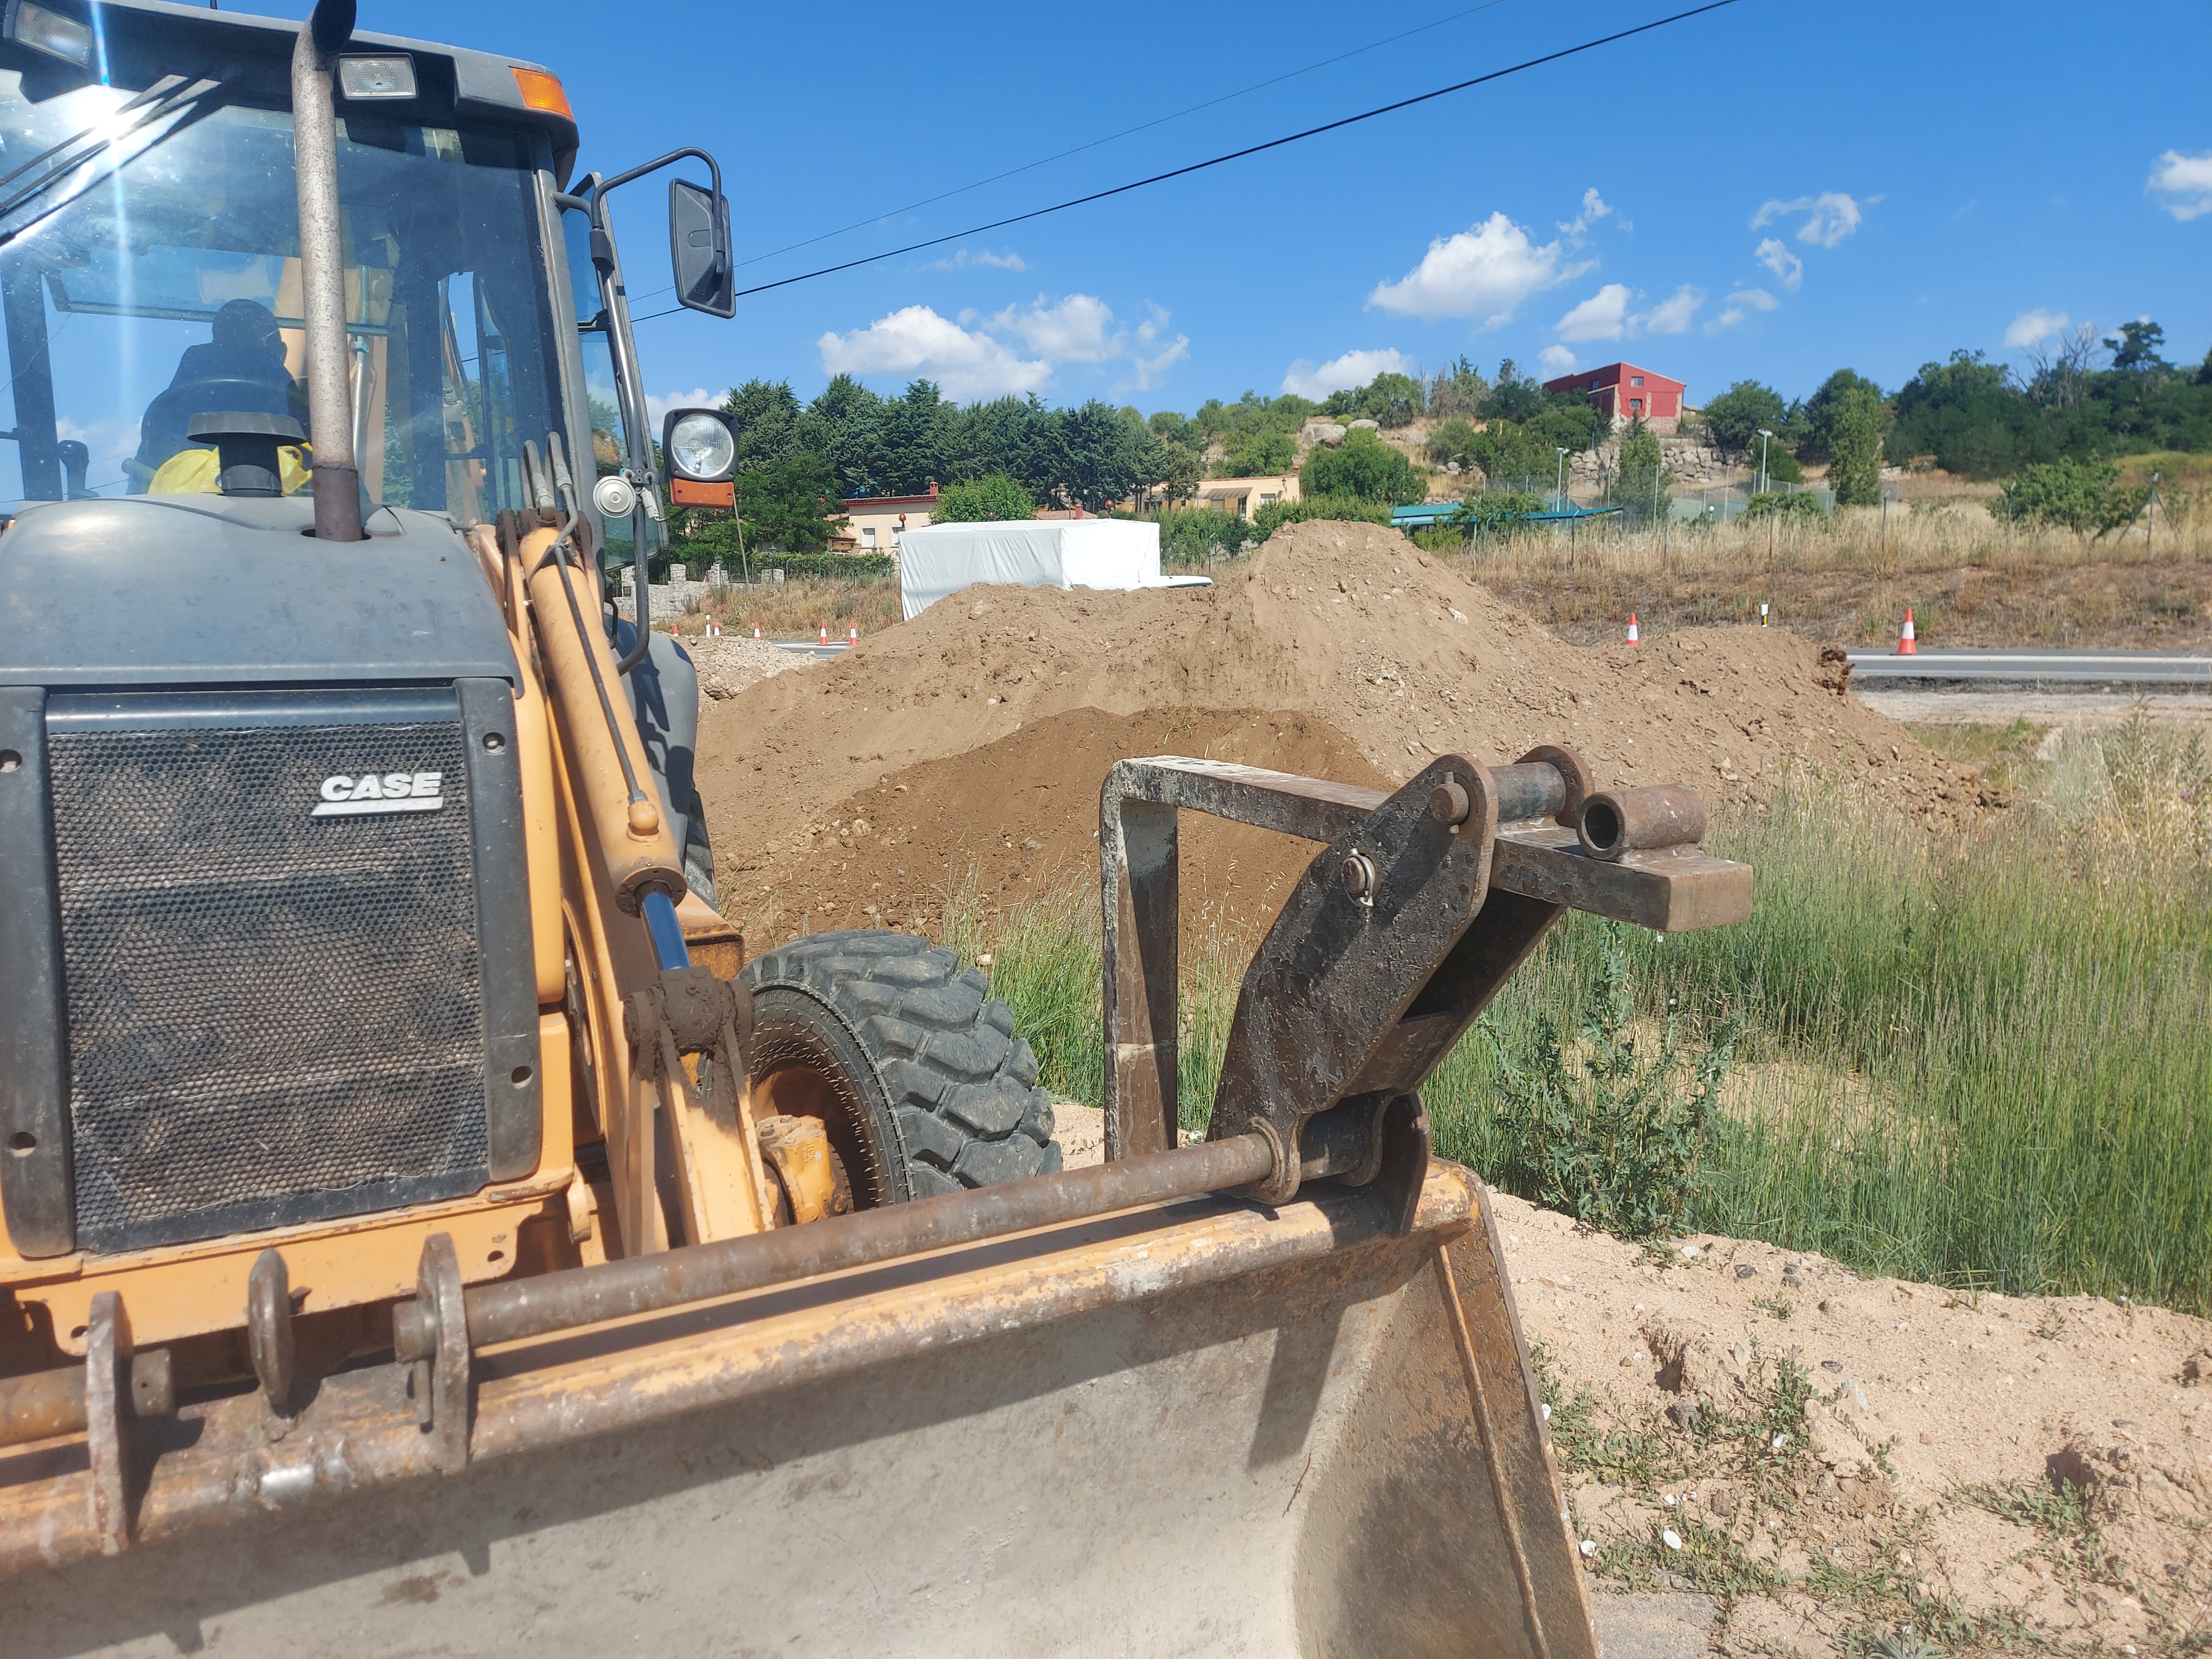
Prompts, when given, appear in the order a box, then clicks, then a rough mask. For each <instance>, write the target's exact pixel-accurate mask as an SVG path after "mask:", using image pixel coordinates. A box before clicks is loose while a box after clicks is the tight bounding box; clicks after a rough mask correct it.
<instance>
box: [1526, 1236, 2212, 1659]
mask: <svg viewBox="0 0 2212 1659" xmlns="http://www.w3.org/2000/svg"><path fill="white" fill-rule="evenodd" d="M1493 1201H1494V1203H1495V1205H1496V1206H1497V1216H1498V1231H1499V1235H1500V1237H1501V1239H1502V1241H1503V1243H1504V1247H1505V1253H1506V1258H1507V1261H1508V1264H1509V1266H1510V1270H1511V1273H1512V1277H1513V1285H1514V1295H1515V1297H1516V1301H1517V1303H1518V1305H1519V1309H1520V1314H1521V1322H1522V1330H1523V1332H1524V1333H1525V1334H1526V1335H1527V1337H1528V1340H1529V1341H1530V1342H1531V1343H1532V1344H1534V1345H1541V1349H1542V1352H1543V1355H1544V1358H1543V1359H1542V1361H1541V1368H1542V1369H1544V1370H1548V1372H1549V1373H1550V1375H1551V1376H1552V1378H1553V1402H1554V1403H1553V1413H1552V1428H1553V1440H1554V1449H1555V1451H1556V1452H1557V1454H1558V1455H1559V1461H1560V1464H1561V1468H1562V1472H1563V1474H1564V1476H1565V1481H1566V1485H1567V1489H1568V1497H1569V1501H1570V1503H1571V1505H1572V1513H1573V1515H1574V1516H1575V1520H1576V1524H1577V1529H1578V1534H1579V1535H1580V1536H1581V1537H1583V1538H1587V1539H1589V1540H1590V1541H1591V1542H1592V1543H1593V1544H1594V1545H1595V1547H1596V1548H1595V1553H1593V1557H1592V1568H1593V1573H1594V1577H1595V1579H1596V1580H1597V1581H1598V1582H1601V1583H1612V1584H1613V1585H1615V1586H1625V1585H1629V1584H1634V1585H1637V1586H1638V1587H1640V1588H1646V1589H1648V1588H1651V1587H1653V1586H1654V1585H1655V1584H1657V1583H1664V1582H1665V1580H1666V1579H1667V1577H1670V1576H1671V1577H1673V1578H1674V1579H1676V1580H1678V1581H1679V1584H1680V1587H1681V1588H1686V1589H1707V1590H1714V1591H1726V1592H1729V1593H1732V1594H1734V1595H1736V1596H1737V1598H1738V1599H1736V1600H1735V1603H1734V1605H1733V1607H1732V1608H1731V1609H1730V1611H1729V1616H1728V1619H1727V1620H1726V1624H1725V1626H1724V1627H1723V1630H1722V1632H1720V1635H1719V1638H1718V1640H1717V1646H1718V1647H1719V1648H1720V1650H1722V1651H1723V1653H1742V1654H1746V1655H1749V1654H1776V1653H1790V1652H1792V1651H1794V1652H1796V1653H1798V1654H1802V1655H1804V1656H1807V1659H1827V1656H1834V1655H1840V1654H1842V1653H1844V1652H1846V1651H1850V1650H1855V1648H1854V1644H1859V1645H1860V1646H1863V1642H1864V1638H1865V1634H1866V1632H1868V1631H1869V1630H1875V1631H1882V1632H1887V1631H1888V1630H1893V1629H1894V1628H1895V1627H1896V1626H1899V1625H1905V1624H1911V1625H1914V1626H1916V1627H1917V1629H1918V1630H1920V1631H1921V1632H1923V1633H1929V1632H1930V1627H1931V1626H1932V1625H1934V1624H1936V1623H1937V1622H1938V1620H1939V1616H1940V1617H1941V1618H1942V1621H1943V1622H1947V1623H1948V1624H1949V1625H1950V1626H1951V1628H1950V1630H1949V1631H1948V1632H1947V1633H1946V1635H1945V1637H1944V1639H1945V1640H1946V1641H1947V1643H1955V1645H1954V1646H1953V1647H1952V1650H1953V1651H1964V1650H1975V1651H1979V1650H1982V1649H1983V1648H1984V1647H1987V1648H1990V1649H1996V1648H2000V1647H2007V1648H2008V1647H2013V1646H2021V1647H2026V1646H2044V1645H2046V1644H2056V1645H2057V1646H2058V1647H2060V1648H2061V1649H2063V1650H2075V1649H2077V1648H2080V1649H2090V1648H2093V1646H2094V1645H2095V1644H2097V1643H2099V1642H2100V1641H2101V1642H2102V1643H2103V1644H2106V1646H2105V1648H2104V1650H2105V1651H2108V1652H2125V1651H2128V1650H2130V1648H2132V1650H2134V1651H2136V1652H2140V1653H2154V1652H2172V1651H2176V1650H2191V1649H2192V1647H2193V1644H2194V1642H2195V1641H2197V1640H2201V1639H2202V1633H2203V1632H2205V1631H2207V1630H2208V1629H2212V1613H2208V1607H2207V1603H2208V1602H2212V1541H2208V1539H2212V1452H2208V1451H2207V1449H2206V1447H2205V1438H2206V1434H2207V1431H2208V1430H2212V1388H2208V1387H2206V1386H2205V1385H2204V1383H2203V1381H2202V1380H2201V1378H2202V1371H2203V1361H2202V1360H2195V1361H2192V1356H2195V1355H2197V1354H2200V1353H2202V1352H2203V1351H2204V1350H2205V1349H2206V1347H2207V1346H2208V1338H2212V1322H2207V1321H2204V1320H2202V1319H2196V1318H2191V1317H2190V1316H2187V1315H2182V1314H2175V1313H2172V1312H2170V1311H2167V1310H2162V1309H2154V1308H2140V1307H2131V1306H2129V1305H2126V1304H2118V1303H2113V1302H2108V1301H2105V1300H2103V1299H2101V1298H2099V1297H2007V1296H1999V1295H1994V1294H1989V1293H1982V1294H1974V1293H1972V1292H1967V1291H1948V1290H1945V1289H1943V1288H1942V1287H1941V1286H1937V1285H1920V1284H1912V1283H1908V1282H1906V1281H1905V1280H1901V1279H1860V1278H1858V1277H1857V1276H1856V1275H1855V1274H1852V1273H1849V1272H1847V1271H1845V1270H1844V1268H1842V1267H1838V1266H1837V1265H1836V1264H1835V1263H1833V1262H1831V1261H1826V1260H1824V1259H1822V1258H1820V1257H1819V1256H1814V1255H1805V1254H1803V1253H1802V1252H1796V1251H1788V1250H1781V1249H1776V1248H1774V1247H1773V1246H1771V1245H1768V1244H1761V1243H1744V1242H1741V1241H1739V1240H1735V1239H1727V1238H1715V1237H1695V1238H1692V1239H1689V1240H1686V1241H1681V1242H1680V1243H1674V1244H1669V1245H1667V1246H1664V1247H1652V1248H1650V1249H1644V1248H1639V1247H1638V1246H1636V1245H1632V1244H1625V1243H1620V1241H1619V1240H1617V1239H1613V1238H1609V1237H1606V1236H1605V1235H1604V1234H1602V1233H1598V1232H1595V1231H1590V1230H1589V1229H1587V1228H1584V1227H1582V1226H1580V1225H1577V1223H1575V1222H1574V1221H1572V1220H1571V1219H1570V1218H1567V1217H1565V1216H1563V1215H1559V1214H1557V1213H1554V1212H1551V1211H1547V1210H1540V1209H1538V1208H1536V1207H1535V1206H1532V1205H1528V1204H1524V1203H1522V1202H1521V1201H1520V1200H1517V1199H1513V1198H1508V1197H1504V1196H1502V1195H1493ZM1784 1362H1786V1363H1787V1365H1788V1366H1789V1368H1790V1373H1791V1374H1793V1375H1795V1376H1798V1377H1802V1378H1803V1379H1804V1380H1805V1383H1808V1384H1809V1387H1810V1397H1809V1398H1806V1399H1804V1400H1803V1404H1802V1425H1799V1424H1798V1420H1797V1419H1796V1416H1794V1415H1791V1414H1790V1411H1789V1409H1788V1408H1787V1407H1786V1405H1785V1403H1784V1402H1786V1401H1788V1400H1789V1399H1791V1398H1797V1397H1800V1395H1799V1394H1798V1392H1797V1389H1793V1387H1792V1386H1791V1385H1790V1383H1789V1382H1788V1380H1787V1378H1786V1377H1785V1376H1784ZM2192 1363H2193V1364H2195V1367H2196V1370H2195V1371H2194V1372H2192ZM1798 1387H1799V1388H1802V1385H1798ZM1778 1412H1779V1413H1781V1415H1776V1413H1778ZM1785 1419H1786V1420H1787V1421H1788V1422H1790V1424H1791V1425H1793V1426H1796V1427H1798V1428H1799V1429H1800V1431H1799V1432H1797V1433H1795V1434H1791V1433H1790V1432H1789V1431H1788V1430H1787V1429H1784V1428H1779V1427H1777V1426H1776V1425H1778V1424H1779V1423H1782V1422H1784V1420H1785ZM1739 1424H1742V1425H1753V1424H1756V1425H1758V1426H1757V1428H1756V1431H1755V1432H1753V1433H1751V1434H1749V1435H1748V1436H1746V1435H1743V1434H1740V1433H1738V1432H1737V1429H1736V1425H1739ZM1775 1433H1783V1434H1785V1435H1786V1436H1787V1438H1785V1440H1784V1443H1782V1444H1781V1445H1779V1446H1777V1445H1776V1444H1775V1443H1774V1442H1773V1435H1774V1434H1775ZM1670 1531H1671V1532H1672V1534H1673V1535H1674V1537H1675V1538H1677V1539H1679V1540H1680V1541H1681V1547H1680V1548H1676V1547H1673V1546H1670V1545H1668V1543H1667V1541H1666V1537H1667V1534H1668V1533H1669V1532H1670ZM1947 1604H1948V1608H1949V1611H1948V1613H1944V1609H1945V1607H1946V1605H1947ZM1970 1630H1971V1632H1972V1633H1971V1635H1970V1634H1969V1633H1968V1632H1969V1631H1970Z"/></svg>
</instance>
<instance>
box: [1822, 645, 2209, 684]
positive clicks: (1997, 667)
mask: <svg viewBox="0 0 2212 1659" xmlns="http://www.w3.org/2000/svg"><path fill="white" fill-rule="evenodd" d="M1850 659H1851V681H1852V684H1853V685H1854V686H1855V687H1863V688H1865V689H1867V690H1889V689H1895V690H1938V689H1941V688H1946V687H1956V688H1960V689H1965V688H1967V687H1972V688H1973V689H1975V690H1999V689H2014V690H2036V691H2062V692H2063V691H2073V692H2099V691H2166V692H2191V691H2198V692H2204V691H2212V656H2205V655H2193V654H2190V653H2179V652H2154V651H1992V650H1979V651H1963V650H1961V651H1944V650H1936V651H1930V650H1923V651H1921V652H1919V653H1917V654H1916V655H1914V656H1910V657H1900V656H1898V655H1897V654H1896V653H1893V652H1888V651H1854V652H1852V653H1850Z"/></svg>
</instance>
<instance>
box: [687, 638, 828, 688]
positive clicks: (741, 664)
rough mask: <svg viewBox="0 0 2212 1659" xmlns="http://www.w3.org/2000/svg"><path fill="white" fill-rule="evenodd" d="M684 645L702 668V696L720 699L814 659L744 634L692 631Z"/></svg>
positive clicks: (692, 660)
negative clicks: (712, 633) (696, 632)
mask: <svg viewBox="0 0 2212 1659" xmlns="http://www.w3.org/2000/svg"><path fill="white" fill-rule="evenodd" d="M683 644H684V653H685V654H687V655H688V656H689V657H690V659H691V663H692V665H693V666H694V667H696V669H697V670H698V671H699V693H700V696H702V697H705V698H707V699H708V700H709V701H712V702H720V701H721V700H722V699H723V698H725V697H734V696H737V695H738V692H740V691H742V690H744V689H745V688H746V687H747V686H750V685H757V684H760V683H761V682H762V681H763V680H764V679H766V678H769V676H770V675H771V674H781V673H782V672H783V671H785V670H787V669H791V668H804V667H805V666H806V665H807V664H808V663H810V662H811V661H812V660H813V659H812V658H811V657H810V656H808V655H807V654H806V653H805V652H801V651H786V650H784V649H783V648H782V647H780V646H775V645H771V644H769V642H768V641H766V640H757V639H753V638H752V637H750V635H742V634H717V635H708V634H691V635H686V636H685V637H684V641H683Z"/></svg>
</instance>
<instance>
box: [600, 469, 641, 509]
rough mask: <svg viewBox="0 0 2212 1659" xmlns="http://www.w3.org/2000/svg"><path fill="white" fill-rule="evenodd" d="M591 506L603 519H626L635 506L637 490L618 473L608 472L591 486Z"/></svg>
mask: <svg viewBox="0 0 2212 1659" xmlns="http://www.w3.org/2000/svg"><path fill="white" fill-rule="evenodd" d="M636 505H637V490H636V489H635V488H634V487H633V486H632V485H631V483H630V481H629V479H628V478H625V477H623V476H622V474H620V473H619V472H610V473H608V474H607V476H606V477H604V478H602V479H600V480H599V482H598V483H595V484H593V485H592V506H594V507H598V508H599V516H600V517H601V518H603V519H627V518H628V517H629V515H630V510H631V509H632V508H633V507H635V506H636Z"/></svg>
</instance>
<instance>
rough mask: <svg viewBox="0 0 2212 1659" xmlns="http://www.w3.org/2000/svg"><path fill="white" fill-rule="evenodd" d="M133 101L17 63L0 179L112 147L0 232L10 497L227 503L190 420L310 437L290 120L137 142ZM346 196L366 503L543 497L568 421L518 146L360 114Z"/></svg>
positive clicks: (157, 133)
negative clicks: (81, 151)
mask: <svg viewBox="0 0 2212 1659" xmlns="http://www.w3.org/2000/svg"><path fill="white" fill-rule="evenodd" d="M130 98H131V94H129V93H126V92H125V91H122V90H120V89H118V88H109V87H104V86H81V87H77V88H74V89H71V90H69V91H65V92H61V93H58V94H53V95H50V96H44V97H34V96H32V95H30V94H29V93H28V92H27V88H26V86H25V77H24V76H23V74H22V73H21V71H19V70H12V69H5V68H0V173H6V172H9V171H11V170H13V169H15V168H17V167H21V166H23V165H25V164H27V163H28V162H29V161H31V160H32V158H34V157H37V156H39V155H41V154H42V153H44V152H46V150H48V149H50V148H52V147H53V146H55V145H58V144H62V143H64V140H72V139H75V140H78V141H80V143H82V141H83V140H84V139H85V137H86V135H88V134H89V135H91V136H92V137H91V141H90V142H91V143H94V144H98V143H100V135H101V134H102V131H103V123H105V124H106V127H107V129H109V130H112V131H115V132H117V133H118V134H119V135H120V136H118V137H116V138H115V139H114V141H113V142H112V143H107V144H106V146H105V147H104V148H101V149H98V150H97V152H96V153H95V154H93V155H90V156H88V158H87V159H86V160H84V161H82V162H80V163H77V164H76V166H75V168H74V171H73V172H72V173H71V175H70V177H68V178H66V179H62V180H60V181H59V182H58V184H56V185H54V186H53V187H51V188H49V189H46V190H45V191H40V192H37V193H35V194H33V195H31V196H30V197H28V198H27V199H22V200H19V201H16V204H15V206H14V207H13V208H12V209H9V210H6V211H5V213H4V216H0V313H4V323H5V330H4V332H5V342H4V345H5V372H4V374H0V380H4V381H5V383H6V384H5V392H4V394H0V421H5V422H6V423H7V428H8V429H7V430H5V431H4V432H0V501H26V500H27V501H58V500H66V499H74V498H76V497H80V496H91V495H97V496H104V497H112V496H118V495H144V494H148V493H157V494H189V493H193V492H199V491H212V490H213V489H215V488H216V483H215V479H216V465H215V456H214V452H213V449H212V447H211V446H210V445H207V444H204V443H198V442H195V441H193V440H192V438H191V436H190V435H189V429H190V428H191V424H192V422H193V420H194V418H195V417H196V416H210V415H215V414H221V413H234V412H246V413H251V414H257V415H264V416H283V417H289V418H291V419H294V420H296V421H298V422H300V424H301V428H302V430H303V431H304V429H305V428H306V425H307V386H306V380H305V375H306V372H307V368H306V365H307V342H306V335H305V333H304V331H303V328H302V324H301V287H300V258H299V254H300V246H299V222H298V205H297V197H296V194H295V179H294V175H293V162H292V118H291V116H290V114H289V112H285V111H282V110H273V109H266V108H259V107H255V106H252V105H250V104H246V103H240V102H235V101H230V102H225V101H221V100H206V101H203V102H200V103H197V104H193V105H191V106H186V107H184V108H181V109H179V110H178V111H176V112H174V113H173V114H170V115H167V116H165V117H164V118H161V119H160V120H157V121H155V122H153V123H151V124H150V125H146V126H145V127H143V128H142V129H138V130H135V131H134V130H131V120H132V118H131V115H130V114H129V113H127V112H124V106H125V104H126V103H127V102H128V101H129V100H130ZM74 153H75V152H74V151H73V150H65V151H64V155H71V154H74ZM27 176H29V177H32V178H35V177H36V176H37V175H36V174H35V173H31V174H29V175H27ZM338 180H339V200H340V205H341V209H342V213H343V238H344V262H345V293H346V315H347V343H348V345H349V348H350V349H349V354H348V368H349V392H350V394H351V402H352V408H353V411H354V432H355V451H356V459H357V461H358V464H359V465H360V469H361V477H362V485H363V487H364V488H365V489H367V491H368V495H369V498H370V500H372V501H375V502H378V503H380V504H383V505H387V506H392V507H421V508H426V509H428V510H431V511H434V512H443V513H448V514H450V515H451V516H452V517H453V520H454V521H455V522H456V523H459V524H474V523H478V522H481V521H483V520H485V519H487V518H489V516H490V515H491V514H492V513H495V512H497V511H498V510H499V509H500V508H501V507H522V506H526V505H527V504H528V503H527V502H526V501H525V500H524V497H523V494H522V488H521V470H520V462H519V456H520V449H521V445H522V442H523V441H524V440H526V439H533V440H535V441H538V443H539V444H541V445H542V444H543V443H544V440H545V435H546V434H547V433H549V432H551V431H554V430H556V429H563V428H561V426H560V423H559V422H558V420H557V417H556V410H557V404H558V400H557V395H556V389H557V387H558V386H559V384H560V380H559V374H560V371H559V368H558V365H557V362H556V358H555V356H554V331H553V329H552V327H551V325H550V301H549V297H548V289H547V276H546V262H545V258H544V251H543V249H542V248H541V247H540V246H539V241H538V228H539V217H538V211H537V205H536V199H535V193H534V185H533V173H532V165H531V161H530V149H529V144H528V141H527V139H526V138H525V137H522V136H520V135H516V134H512V133H507V132H501V131H489V130H482V129H474V128H470V127H465V126H463V127H440V126H421V125H410V124H408V123H405V122H403V121H398V120H390V119H386V118H380V117H376V116H373V115H371V116H364V115H362V114H361V113H359V112H353V111H349V112H347V113H345V114H343V115H342V116H341V118H340V120H339V126H338ZM20 194H21V185H20V184H15V185H8V186H7V187H6V188H5V189H0V202H5V201H9V200H13V199H15V197H17V196H19V195H20ZM305 451H306V446H304V445H297V446H291V447H289V449H288V453H285V454H284V456H283V469H282V483H283V488H284V489H286V490H287V491H288V492H290V491H295V490H302V489H306V488H307V471H306V464H307V461H308V459H311V458H310V457H309V456H308V455H307V453H305Z"/></svg>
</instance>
